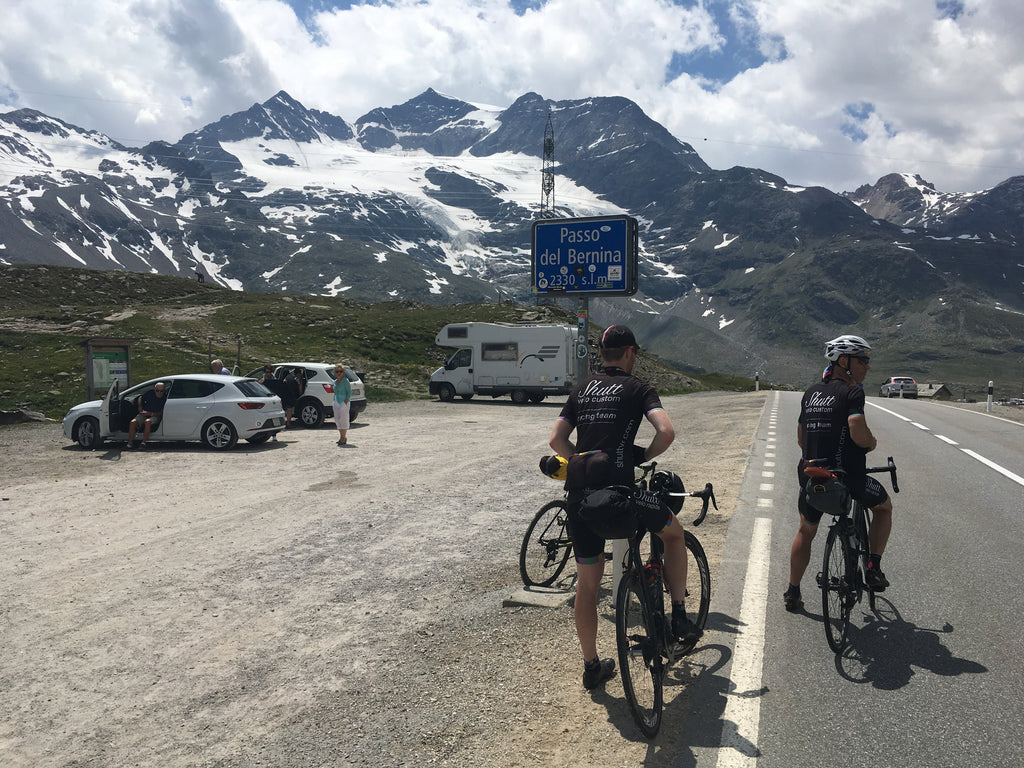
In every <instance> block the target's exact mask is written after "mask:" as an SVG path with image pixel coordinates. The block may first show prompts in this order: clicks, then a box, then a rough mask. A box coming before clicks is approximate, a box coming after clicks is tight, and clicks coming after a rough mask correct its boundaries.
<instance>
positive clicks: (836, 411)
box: [800, 377, 868, 490]
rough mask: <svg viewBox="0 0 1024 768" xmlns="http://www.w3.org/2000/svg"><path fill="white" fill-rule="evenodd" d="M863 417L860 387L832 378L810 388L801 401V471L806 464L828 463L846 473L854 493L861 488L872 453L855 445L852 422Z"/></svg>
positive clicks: (830, 466) (848, 483)
mask: <svg viewBox="0 0 1024 768" xmlns="http://www.w3.org/2000/svg"><path fill="white" fill-rule="evenodd" d="M863 414H864V390H863V389H862V388H861V387H859V386H858V385H856V384H848V383H847V382H845V381H843V380H842V379H838V378H834V377H830V378H828V379H826V380H825V381H822V382H819V383H818V384H815V385H813V386H811V387H809V388H808V389H807V391H806V392H804V396H803V399H802V400H801V401H800V426H801V427H803V444H804V445H803V459H802V460H801V462H800V468H801V470H802V468H803V463H804V461H805V460H809V459H825V460H826V461H827V463H828V466H829V468H830V469H842V470H844V471H845V472H846V484H847V486H849V487H850V488H851V490H854V489H859V488H861V487H862V486H863V485H864V478H865V477H866V474H865V472H864V470H865V469H866V467H867V459H866V457H867V453H868V452H867V451H866V450H865V449H864V448H861V447H860V446H859V445H857V444H856V443H855V442H854V441H853V438H852V437H851V436H850V425H849V421H848V420H849V418H850V416H856V415H863ZM802 480H803V476H802V475H801V481H802Z"/></svg>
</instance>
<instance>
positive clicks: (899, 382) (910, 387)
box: [878, 376, 917, 398]
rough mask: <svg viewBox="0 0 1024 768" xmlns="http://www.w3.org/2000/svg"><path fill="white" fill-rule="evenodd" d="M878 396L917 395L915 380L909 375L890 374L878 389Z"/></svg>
mask: <svg viewBox="0 0 1024 768" xmlns="http://www.w3.org/2000/svg"><path fill="white" fill-rule="evenodd" d="M878 396H879V397H914V398H916V397H917V382H916V381H914V380H913V379H912V378H910V377H909V376H890V377H889V378H888V379H886V380H885V383H884V384H883V385H882V386H881V387H880V388H879V390H878Z"/></svg>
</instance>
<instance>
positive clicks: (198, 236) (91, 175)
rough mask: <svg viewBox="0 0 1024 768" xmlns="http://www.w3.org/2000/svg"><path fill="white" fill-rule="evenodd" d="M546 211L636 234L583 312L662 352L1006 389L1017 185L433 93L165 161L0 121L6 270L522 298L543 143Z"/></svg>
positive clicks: (579, 106) (266, 106)
mask: <svg viewBox="0 0 1024 768" xmlns="http://www.w3.org/2000/svg"><path fill="white" fill-rule="evenodd" d="M549 118H550V120H551V122H552V125H553V127H554V131H555V148H554V160H555V167H554V173H555V191H554V208H555V209H554V211H553V213H554V215H555V216H557V217H566V218H573V217H582V216H594V215H608V214H623V213H625V214H629V215H631V216H634V217H636V218H637V219H638V220H639V222H640V224H641V233H640V239H641V247H640V251H641V252H640V291H639V292H638V294H637V295H636V296H634V297H630V298H611V299H594V300H592V301H591V304H590V308H591V313H592V317H593V319H594V320H595V321H597V322H599V323H603V324H607V323H610V322H613V321H625V322H630V323H631V324H633V325H635V326H636V327H637V329H638V332H639V333H640V334H641V338H642V340H643V341H644V343H645V344H646V345H647V346H648V347H649V348H651V349H652V351H655V352H656V353H657V354H659V355H660V356H662V357H663V358H665V359H667V360H669V361H672V362H674V363H676V364H679V365H683V366H687V367H688V368H690V369H692V370H694V371H698V372H699V371H707V370H716V371H723V372H730V373H737V374H742V375H747V376H752V375H754V374H755V373H757V374H759V375H760V376H761V377H762V379H764V380H777V381H782V382H791V383H800V382H802V381H803V380H805V379H806V377H807V376H808V371H809V370H811V369H813V368H814V367H816V366H817V358H818V355H819V354H820V352H819V348H820V343H821V341H822V340H823V339H825V338H828V337H830V336H832V335H835V334H836V333H838V332H840V331H843V330H855V331H858V332H860V333H862V334H863V335H865V336H867V337H869V338H871V339H872V340H873V341H875V342H877V344H878V346H879V351H878V354H877V355H875V358H876V360H877V365H876V371H878V376H879V377H881V378H884V376H886V375H891V374H892V373H901V374H909V375H915V376H917V377H919V378H922V379H928V378H931V379H933V380H942V379H952V378H962V377H963V375H965V374H967V373H968V372H974V375H976V376H980V377H984V378H999V377H1005V378H1020V371H1021V369H1022V367H1024V343H1022V341H1021V340H1022V339H1024V290H1022V288H1024V266H1022V265H1024V255H1022V252H1021V246H1020V244H1019V243H1020V228H1021V226H1022V224H1021V221H1022V219H1021V212H1022V210H1024V204H1022V203H1024V200H1022V194H1021V190H1022V187H1024V177H1014V178H1011V179H1008V180H1007V181H1006V182H1004V183H1003V184H1000V185H999V186H997V187H996V188H993V189H992V190H987V191H984V192H979V193H975V194H972V195H943V194H941V193H938V192H936V191H935V190H934V189H932V188H931V187H930V186H929V185H928V184H927V182H925V181H923V180H921V179H920V178H919V177H913V176H905V175H900V176H889V177H885V178H883V179H882V180H880V181H879V182H878V183H877V184H876V185H874V186H866V187H862V188H861V189H858V190H857V191H856V192H855V193H850V194H846V195H840V194H836V193H833V192H831V191H829V190H827V189H823V188H804V187H800V186H797V185H795V184H792V183H789V182H787V181H786V180H785V179H782V178H781V177H778V176H775V175H773V174H771V173H768V172H766V171H762V170H757V169H750V168H739V167H737V168H732V169H728V170H722V171H719V170H714V169H711V168H709V167H708V166H707V164H706V163H704V161H703V160H701V158H700V157H699V156H698V154H697V153H696V152H695V150H694V149H693V147H691V146H690V145H688V144H685V143H683V142H681V141H679V140H677V139H676V138H675V137H673V136H672V135H671V134H669V133H668V132H667V131H666V130H665V129H664V128H663V127H662V126H660V125H659V124H657V123H655V122H654V121H652V120H650V118H648V117H647V116H646V115H644V113H643V112H642V110H640V109H639V107H637V106H636V105H635V104H633V103H632V102H630V101H628V100H626V99H622V98H593V99H585V100H574V101H551V100H547V99H544V98H542V97H541V96H539V95H538V94H533V93H530V94H526V95H524V96H522V97H521V98H519V99H517V100H516V101H515V102H514V103H513V104H512V105H511V106H509V107H508V108H506V109H498V108H492V107H482V106H478V105H473V104H469V103H467V102H463V101H460V100H458V99H454V98H451V97H447V96H443V95H441V94H438V93H436V92H434V91H432V90H428V91H426V92H424V93H423V94H421V95H419V96H417V97H416V98H414V99H411V100H410V101H408V102H406V103H404V104H400V105H395V106H392V107H387V108H383V107H382V108H378V109H374V110H372V111H370V112H369V113H367V114H366V115H364V116H362V117H360V118H358V119H357V120H356V121H355V122H354V123H349V122H347V121H346V120H344V119H342V118H340V117H337V116H334V115H330V114H327V113H324V112H320V111H317V110H310V109H307V108H306V107H304V106H303V105H301V104H299V103H298V102H297V101H295V100H294V99H292V98H291V97H290V96H289V95H288V94H286V93H284V92H281V93H278V94H277V95H275V96H274V97H272V98H271V99H269V100H267V101H266V102H264V103H263V104H255V105H253V106H252V107H251V108H250V109H248V110H246V111H244V112H240V113H236V114H233V115H228V116H225V117H224V118H222V119H221V120H219V121H217V122H216V123H212V124H210V125H208V126H205V127H203V128H202V129H200V130H198V131H196V132H193V133H190V134H188V135H186V136H184V137H182V138H181V139H180V140H178V141H176V142H174V143H173V144H172V143H167V142H155V143H153V144H150V145H147V146H146V147H142V148H138V149H135V148H128V147H124V146H121V145H119V144H117V143H116V142H114V141H112V140H110V139H109V138H107V137H105V136H103V135H101V134H98V133H96V132H93V131H88V130H84V129H81V128H77V127H75V126H72V125H69V124H67V123H64V122H62V121H61V120H59V119H57V118H54V117H49V116H46V115H43V114H40V113H38V112H34V111H31V110H19V111H17V112H11V113H8V114H6V115H0V260H2V261H3V262H6V263H41V264H55V265H66V266H84V267H89V268H94V269H119V270H120V269H127V270H132V271H141V272H157V273H162V274H171V275H179V276H190V275H192V274H193V271H194V270H195V269H196V267H197V266H198V267H201V268H202V269H203V270H204V271H205V272H206V273H207V274H208V275H209V277H210V279H211V280H212V281H214V282H216V283H218V284H220V285H223V286H226V287H231V288H235V289H244V290H247V291H264V292H267V291H269V292H281V291H289V292H295V293H308V294H318V295H329V296H345V297H349V298H353V299H357V300H361V301H386V300H394V299H411V300H417V301H422V302H429V303H436V304H453V303H458V302H467V301H481V300H482V301H493V300H496V299H498V298H499V297H500V298H514V299H517V300H519V301H521V302H530V301H531V300H532V296H531V294H530V290H529V284H530V230H531V225H532V222H533V221H534V220H535V219H536V218H538V217H539V216H540V215H541V211H540V201H541V198H542V196H541V166H542V158H541V155H542V151H543V134H544V128H545V125H546V123H547V121H548V119H549Z"/></svg>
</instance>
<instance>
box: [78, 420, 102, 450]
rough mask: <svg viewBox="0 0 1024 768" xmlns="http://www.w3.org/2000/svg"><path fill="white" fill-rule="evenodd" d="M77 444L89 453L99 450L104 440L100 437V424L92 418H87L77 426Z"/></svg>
mask: <svg viewBox="0 0 1024 768" xmlns="http://www.w3.org/2000/svg"><path fill="white" fill-rule="evenodd" d="M75 442H76V443H78V444H79V445H80V446H81V447H82V448H85V449H86V450H87V451H91V450H92V449H93V448H99V447H100V443H102V442H103V438H102V437H100V423H99V422H98V421H96V419H94V418H93V417H92V416H86V417H85V418H84V419H80V420H79V421H78V423H77V424H75Z"/></svg>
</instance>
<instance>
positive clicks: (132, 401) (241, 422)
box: [64, 373, 284, 450]
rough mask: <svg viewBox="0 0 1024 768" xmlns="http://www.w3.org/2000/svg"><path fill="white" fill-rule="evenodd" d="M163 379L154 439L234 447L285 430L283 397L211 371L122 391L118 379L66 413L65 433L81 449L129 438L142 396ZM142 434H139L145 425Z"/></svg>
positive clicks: (154, 380) (168, 378)
mask: <svg viewBox="0 0 1024 768" xmlns="http://www.w3.org/2000/svg"><path fill="white" fill-rule="evenodd" d="M161 381H162V382H164V384H165V389H166V390H167V394H166V395H165V397H166V398H167V401H166V402H165V404H164V414H163V418H162V419H161V420H160V424H159V426H158V427H157V428H156V429H154V430H153V431H152V432H151V433H150V435H149V441H150V442H159V441H163V442H166V441H170V440H202V441H203V443H205V444H206V445H207V446H208V447H210V448H213V449H215V450H225V449H227V448H231V447H232V446H233V445H234V444H235V443H236V442H238V438H243V439H244V440H248V441H249V442H250V443H262V442H266V440H268V439H269V438H270V436H271V435H274V434H276V433H278V432H280V431H281V430H282V429H284V409H283V408H282V407H281V399H280V398H279V397H277V396H276V395H275V394H273V393H272V392H271V391H270V390H269V389H267V388H266V387H264V386H263V385H262V384H260V383H259V382H258V381H254V380H253V379H248V378H245V377H242V376H219V375H216V376H215V375H213V374H209V373H197V374H185V375H178V376H164V377H162V378H159V379H151V380H150V381H146V382H143V383H142V384H137V385H135V386H134V387H131V388H129V389H126V390H125V391H124V392H119V384H118V382H114V383H113V384H111V386H110V390H109V391H108V392H107V396H106V397H104V398H103V399H102V400H92V401H90V402H88V403H81V404H79V405H76V406H74V407H73V408H72V409H71V410H70V411H68V415H67V416H65V417H64V437H66V438H67V439H68V440H73V441H75V442H76V443H78V444H79V445H80V446H82V447H83V448H96V447H98V446H99V445H100V444H101V443H102V442H103V441H104V440H127V439H128V423H129V422H130V421H131V420H132V418H133V417H134V416H135V415H136V414H137V413H138V409H139V406H138V403H139V398H140V397H141V396H142V395H143V394H145V393H146V392H148V391H150V390H151V389H153V386H154V385H155V384H156V383H157V382H161ZM139 432H140V435H139V436H140V437H141V430H140V431H139Z"/></svg>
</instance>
